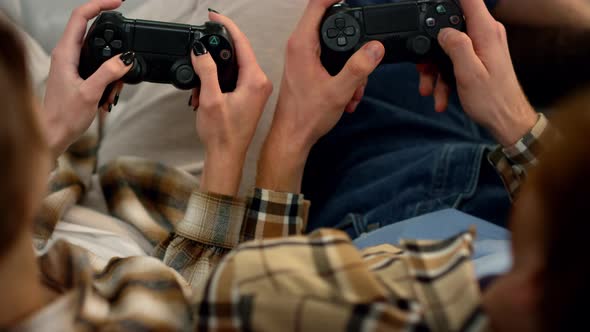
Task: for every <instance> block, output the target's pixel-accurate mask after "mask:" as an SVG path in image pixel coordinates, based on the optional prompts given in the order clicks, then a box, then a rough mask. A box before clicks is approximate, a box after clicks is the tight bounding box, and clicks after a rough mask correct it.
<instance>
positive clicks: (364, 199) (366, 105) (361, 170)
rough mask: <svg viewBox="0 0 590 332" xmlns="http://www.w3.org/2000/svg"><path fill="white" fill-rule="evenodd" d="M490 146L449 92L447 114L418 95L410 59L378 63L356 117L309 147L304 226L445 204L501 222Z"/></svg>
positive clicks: (357, 223) (375, 219) (368, 222)
mask: <svg viewBox="0 0 590 332" xmlns="http://www.w3.org/2000/svg"><path fill="white" fill-rule="evenodd" d="M495 145H496V143H495V142H494V140H493V139H492V137H491V136H490V135H489V134H488V133H487V132H486V131H485V130H484V129H483V128H481V127H480V126H478V125H476V124H475V123H474V122H473V121H471V120H470V119H469V118H468V117H467V116H466V115H465V113H464V112H463V109H462V107H461V105H460V102H459V99H458V96H457V95H456V94H454V95H452V96H451V102H450V106H449V109H448V111H447V112H445V113H441V114H437V113H435V112H434V105H433V100H432V98H423V97H421V96H420V95H419V93H418V74H417V72H416V69H415V66H414V65H413V64H396V65H383V66H381V67H379V68H378V69H377V70H376V71H375V72H374V73H373V74H372V75H371V77H370V79H369V83H368V86H367V89H366V94H365V97H364V99H363V100H362V102H361V104H360V105H359V107H358V109H357V111H356V112H355V113H354V114H345V115H344V116H343V118H342V119H341V121H340V122H339V123H338V125H337V126H336V128H335V129H334V130H332V131H331V132H330V133H329V134H328V135H327V136H326V137H324V138H322V139H321V140H320V141H319V142H318V144H316V146H315V147H314V148H313V150H312V152H311V154H310V157H309V160H308V163H307V166H306V170H305V176H304V181H303V193H304V194H305V195H306V198H308V199H310V200H311V202H312V207H311V210H310V219H309V228H308V230H309V231H311V230H314V229H317V228H320V227H336V228H341V229H344V230H346V231H347V232H348V233H349V234H350V235H351V237H353V238H356V237H358V236H359V235H360V234H362V233H365V232H367V231H370V230H373V229H377V228H380V227H383V226H385V225H390V224H392V223H395V222H398V221H402V220H405V219H409V218H412V217H416V216H420V215H423V214H426V213H429V212H434V211H438V210H442V209H446V208H455V209H458V210H461V211H463V212H465V213H467V214H470V215H473V216H476V217H479V218H482V219H484V220H488V221H490V222H492V223H494V224H496V225H499V226H506V220H507V215H508V212H509V209H510V201H509V197H508V194H507V192H506V190H505V189H504V186H503V184H502V182H501V180H500V178H499V176H498V175H497V173H496V172H495V170H494V169H493V167H492V166H491V165H490V164H489V163H488V162H487V159H486V154H487V153H488V152H489V151H490V149H491V148H492V147H494V146H495Z"/></svg>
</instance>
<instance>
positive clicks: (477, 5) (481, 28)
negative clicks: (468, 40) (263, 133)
mask: <svg viewBox="0 0 590 332" xmlns="http://www.w3.org/2000/svg"><path fill="white" fill-rule="evenodd" d="M461 7H462V8H463V13H464V14H465V19H466V21H467V32H468V33H469V35H472V34H486V33H488V31H489V30H490V29H493V27H494V24H495V22H496V20H495V19H494V17H493V16H492V14H491V13H490V11H489V10H488V7H487V6H486V4H485V2H484V0H461Z"/></svg>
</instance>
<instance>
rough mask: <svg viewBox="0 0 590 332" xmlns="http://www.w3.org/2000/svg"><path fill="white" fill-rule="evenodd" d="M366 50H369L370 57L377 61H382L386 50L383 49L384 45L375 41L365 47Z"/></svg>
mask: <svg viewBox="0 0 590 332" xmlns="http://www.w3.org/2000/svg"><path fill="white" fill-rule="evenodd" d="M365 52H367V54H368V55H369V57H371V59H373V61H375V62H379V61H381V59H382V58H383V56H384V55H385V50H384V49H383V47H382V46H380V45H378V44H375V43H371V44H369V45H368V46H367V47H366V48H365Z"/></svg>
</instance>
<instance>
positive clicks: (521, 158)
mask: <svg viewBox="0 0 590 332" xmlns="http://www.w3.org/2000/svg"><path fill="white" fill-rule="evenodd" d="M548 126H549V122H548V121H547V118H546V117H545V115H543V114H542V113H539V120H537V123H536V124H535V126H534V127H533V129H531V131H529V132H528V133H527V134H526V135H524V137H523V138H521V139H520V140H519V141H518V142H517V143H516V144H514V145H513V146H510V147H507V148H503V149H502V153H503V154H504V155H505V156H506V157H507V158H508V160H510V161H511V162H512V163H513V164H514V165H517V166H521V167H523V168H524V169H528V168H530V167H531V166H535V165H537V164H538V162H539V159H538V157H539V155H540V154H541V152H542V151H541V150H542V149H541V141H542V140H543V136H544V134H546V132H547V128H548Z"/></svg>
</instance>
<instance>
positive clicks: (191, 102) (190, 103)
mask: <svg viewBox="0 0 590 332" xmlns="http://www.w3.org/2000/svg"><path fill="white" fill-rule="evenodd" d="M188 106H193V95H191V96H190V97H189V98H188Z"/></svg>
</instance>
